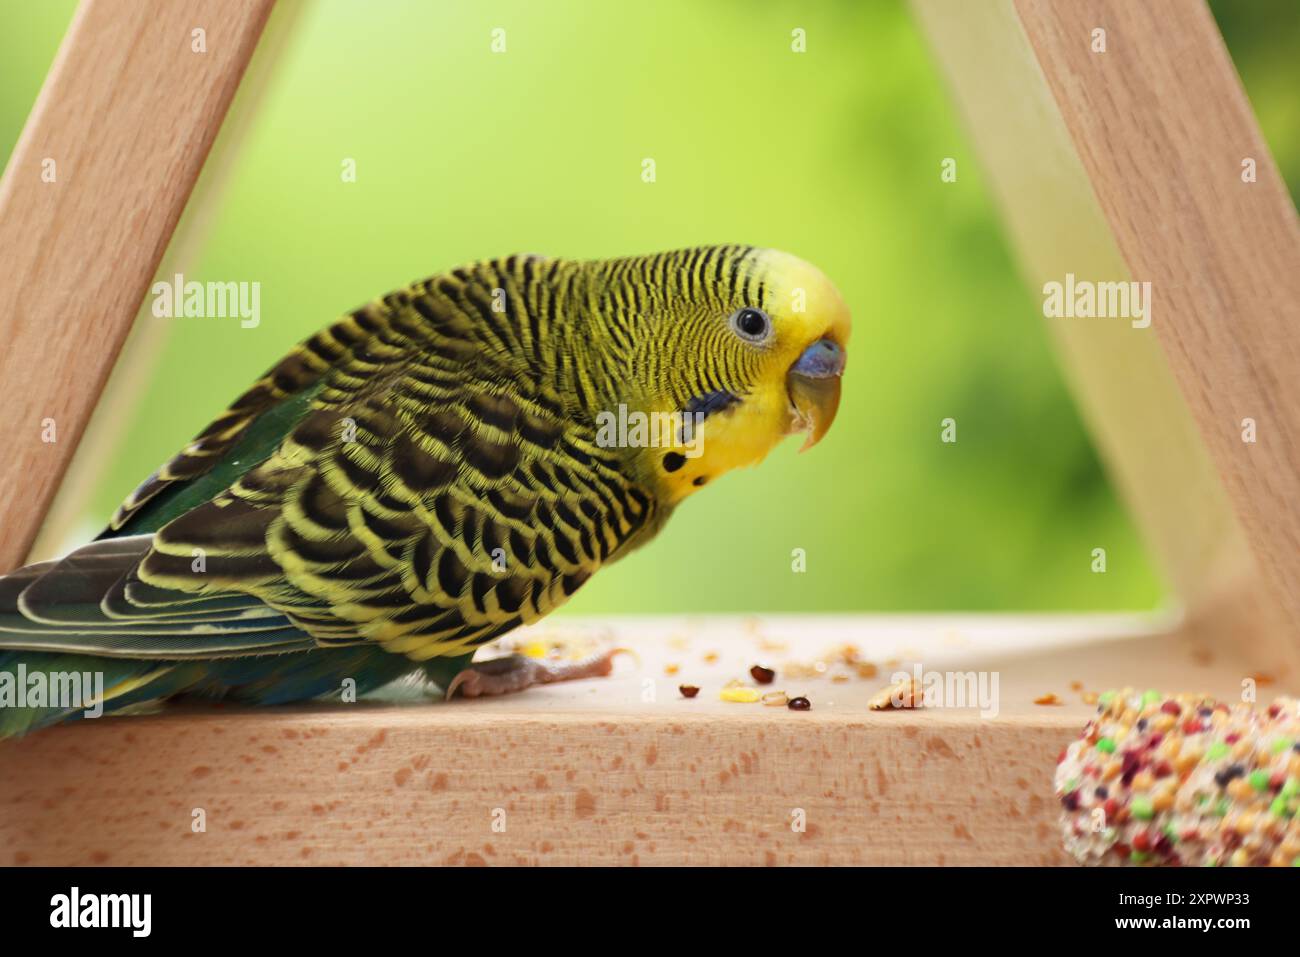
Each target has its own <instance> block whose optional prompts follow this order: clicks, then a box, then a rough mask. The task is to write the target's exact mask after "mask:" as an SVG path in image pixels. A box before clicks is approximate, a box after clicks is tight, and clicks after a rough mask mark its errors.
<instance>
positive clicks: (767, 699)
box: [763, 691, 790, 708]
mask: <svg viewBox="0 0 1300 957" xmlns="http://www.w3.org/2000/svg"><path fill="white" fill-rule="evenodd" d="M789 703H790V698H789V696H788V695H786V693H785V692H784V691H769V692H768V693H767V694H765V695H763V704H765V705H768V706H769V707H773V708H780V707H784V706H785V705H787V704H789Z"/></svg>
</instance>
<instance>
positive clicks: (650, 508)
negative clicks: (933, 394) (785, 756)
mask: <svg viewBox="0 0 1300 957" xmlns="http://www.w3.org/2000/svg"><path fill="white" fill-rule="evenodd" d="M848 337H849V312H848V309H847V307H846V306H845V303H844V301H843V299H842V298H841V297H840V295H839V293H838V292H837V291H836V289H835V287H834V286H833V285H832V284H831V282H830V281H829V280H828V279H827V278H826V277H825V276H824V275H823V274H822V273H821V272H820V271H819V270H817V269H816V268H815V267H813V266H811V265H809V264H808V263H806V262H804V261H803V260H801V259H798V258H796V257H794V256H792V255H789V254H787V253H782V252H778V251H775V250H771V249H759V248H753V247H749V246H705V247H699V248H695V249H687V250H680V251H675V252H668V253H661V254H658V255H651V256H635V257H628V258H621V259H608V260H600V261H585V262H580V261H573V260H564V259H551V258H546V257H543V256H534V255H518V256H510V257H507V258H503V259H496V260H491V261H484V262H478V263H475V264H473V265H469V266H465V267H462V268H459V269H455V270H452V271H451V272H448V273H445V274H441V275H438V276H435V277H433V278H431V279H427V280H423V281H420V282H416V283H413V284H412V285H410V286H407V287H406V288H404V289H400V290H398V291H396V292H393V293H391V294H389V295H387V296H385V297H383V298H382V299H379V300H377V301H375V302H372V303H370V304H369V305H367V306H364V307H362V308H360V309H357V310H356V311H355V312H352V313H350V314H348V315H345V316H344V317H343V318H342V319H340V320H338V321H337V322H335V323H334V324H333V325H331V326H329V327H328V328H326V329H324V330H322V331H321V332H318V333H317V334H316V335H314V336H312V337H311V338H310V339H308V340H306V341H305V342H303V343H302V344H300V345H298V346H297V347H295V348H294V349H293V350H292V351H291V352H290V353H289V354H288V355H287V356H286V357H285V358H284V359H283V360H282V361H280V362H279V363H277V364H276V365H275V366H274V367H273V368H271V369H270V371H268V372H267V373H266V374H265V375H264V376H262V378H260V379H259V380H258V381H257V382H256V383H254V385H253V386H252V388H250V389H249V390H248V391H247V392H245V393H244V394H243V395H241V396H240V397H239V398H238V399H236V400H235V402H234V404H233V405H231V406H230V408H229V409H228V410H227V411H225V412H223V413H221V415H219V416H218V417H217V418H216V420H215V421H214V422H213V423H212V424H211V425H209V426H208V427H207V428H206V429H204V430H203V431H202V432H201V433H200V434H199V435H198V437H197V438H195V439H194V440H193V441H192V442H191V443H190V444H189V445H187V446H186V447H185V448H184V449H183V450H182V451H181V452H179V453H178V454H177V455H176V456H175V457H174V458H172V459H171V461H169V462H167V463H166V464H165V465H164V466H162V468H160V469H159V470H158V471H157V472H156V473H155V474H154V475H152V476H150V477H149V478H148V479H147V480H146V481H145V482H144V483H143V484H142V485H141V486H140V487H139V488H138V489H136V491H135V492H133V493H132V494H131V495H130V496H129V497H128V498H127V500H126V501H125V502H124V503H123V504H122V506H121V507H120V508H119V509H118V510H117V512H116V514H115V515H114V516H113V519H112V522H111V524H110V525H109V527H108V529H107V530H106V531H105V532H104V533H103V534H101V535H100V537H99V538H98V539H97V540H96V541H94V542H91V543H90V544H88V545H85V546H83V547H81V548H79V549H77V550H75V551H73V552H71V553H70V554H69V555H67V556H66V557H64V558H62V559H60V560H57V561H50V562H43V563H40V564H36V565H31V566H28V567H26V568H23V569H20V570H18V571H16V572H13V573H12V574H10V575H7V576H5V577H3V578H0V686H2V685H3V682H4V681H5V680H6V673H7V676H8V682H9V690H10V691H11V692H12V691H13V689H14V687H15V683H16V682H17V681H18V678H19V676H20V673H21V674H22V675H23V676H25V680H26V681H27V682H28V683H29V685H30V686H31V687H35V685H34V684H32V682H33V681H36V682H39V681H40V680H43V678H45V677H51V676H53V675H55V674H56V673H65V674H66V673H70V672H90V673H99V674H102V676H103V695H102V704H103V707H104V709H105V710H107V711H112V710H118V709H122V708H126V707H128V706H137V705H141V704H143V703H147V702H154V701H158V700H161V699H165V698H169V697H173V696H176V695H181V694H195V695H206V696H213V697H221V698H226V699H230V700H237V701H245V702H251V703H256V704H275V703H280V702H289V701H298V700H303V699H308V698H314V697H319V696H323V695H328V694H331V693H337V692H338V691H339V690H340V688H342V687H343V686H344V683H345V681H346V679H352V681H353V682H355V684H354V685H352V687H353V688H354V689H355V690H356V691H357V692H358V693H360V692H364V691H367V690H370V689H373V688H376V687H378V686H381V685H383V684H386V683H388V682H390V681H392V680H394V679H397V678H399V677H402V676H404V675H407V674H410V673H413V672H417V671H422V672H423V673H424V674H425V675H426V676H427V677H428V678H430V679H431V680H432V681H434V682H435V683H437V684H439V685H440V686H441V687H443V688H448V687H450V686H454V687H455V688H456V689H457V690H458V691H459V692H460V693H462V694H466V695H476V694H491V693H499V692H503V691H508V690H517V689H519V688H523V687H526V686H527V685H529V684H534V683H537V682H541V681H550V680H559V679H562V678H570V677H581V676H586V675H593V674H603V673H607V672H608V670H609V660H608V655H602V656H599V657H597V658H594V659H591V660H588V661H585V662H580V663H569V664H563V663H556V662H550V661H547V660H544V659H543V660H539V659H531V658H524V657H508V658H505V659H498V660H496V661H494V662H492V663H490V664H488V665H486V666H481V665H471V664H470V659H471V657H472V655H473V653H474V651H475V649H476V648H478V647H479V646H481V645H483V644H484V643H485V642H488V641H491V640H492V639H494V638H496V637H498V636H500V635H503V634H505V633H506V632H508V631H510V630H511V629H513V628H515V627H517V626H519V625H521V624H526V623H528V622H532V621H535V620H537V619H539V618H541V617H542V616H543V615H546V614H547V613H548V612H550V611H551V610H552V609H554V608H556V607H557V606H559V605H560V604H562V603H563V602H564V601H565V600H566V599H568V598H569V597H570V596H571V595H572V594H573V593H574V592H576V591H577V590H578V589H579V588H581V587H582V586H583V584H584V583H585V582H586V581H587V579H589V578H590V577H591V575H592V574H593V573H594V572H595V571H596V570H597V569H599V568H601V567H602V566H604V565H606V564H609V563H610V562H612V561H614V560H616V559H617V558H619V557H620V556H622V555H624V554H626V553H628V552H629V551H631V550H632V549H633V548H636V547H638V546H640V545H642V544H643V543H645V542H646V541H648V540H649V539H650V538H652V537H653V536H654V535H655V534H656V533H657V532H658V531H659V529H660V528H661V527H662V526H663V524H664V522H665V521H666V520H667V519H668V517H669V515H671V514H672V512H673V510H674V509H675V508H676V507H677V506H678V505H679V504H680V503H681V502H682V500H683V499H685V498H686V497H687V496H689V495H691V494H693V493H695V492H696V491H698V490H699V489H700V488H702V487H703V486H705V485H706V484H711V483H712V482H714V481H715V480H716V479H717V478H718V477H719V476H721V475H722V474H723V473H725V472H728V471H730V470H731V469H733V468H737V467H740V466H746V465H752V464H755V463H757V462H759V461H760V460H762V459H763V457H764V456H765V455H766V454H767V453H768V452H769V451H770V450H771V449H772V448H773V447H774V446H775V445H776V444H777V443H778V442H779V441H780V440H781V439H782V437H783V436H786V435H788V434H790V433H792V432H800V431H806V432H807V433H808V439H807V444H808V445H811V444H813V443H815V442H817V441H818V440H820V439H821V438H822V436H823V435H824V434H825V433H826V430H827V429H828V428H830V425H831V421H832V420H833V418H834V416H835V412H836V408H837V407H838V404H839V397H840V377H841V373H842V372H843V370H844V363H845V349H846V347H847V343H848ZM635 414H641V415H643V416H645V417H647V418H650V417H657V418H656V419H654V420H653V421H659V422H669V421H671V422H673V423H676V424H675V425H674V427H673V428H661V429H658V430H651V431H650V432H649V433H645V430H640V431H639V432H638V431H636V430H633V432H628V430H626V429H624V430H622V431H618V430H614V429H605V433H607V434H602V428H603V425H602V423H608V422H610V421H613V419H615V418H617V417H618V416H622V417H623V418H622V421H624V422H626V421H627V420H628V418H629V417H630V416H633V415H635ZM642 421H644V420H642ZM699 422H702V423H703V424H702V425H700V426H699V427H698V428H696V427H694V424H695V423H699ZM616 432H617V434H615V433H616ZM624 432H627V433H628V434H624ZM656 432H657V441H655V442H651V441H648V439H649V438H651V437H654V436H655V435H656ZM643 433H645V434H643ZM611 436H612V437H613V439H614V440H613V441H611ZM633 439H635V440H636V441H633ZM34 675H40V676H42V677H41V678H35V679H34V678H33V676H34ZM0 690H3V688H2V687H0ZM0 703H4V702H3V701H0ZM7 705H8V706H5V707H0V736H5V735H14V734H21V733H23V732H25V731H28V730H31V729H33V728H37V727H41V726H43V725H46V724H51V723H54V722H56V721H59V720H62V719H64V718H67V717H74V716H77V715H80V714H81V713H82V709H81V708H77V709H67V708H61V707H57V706H47V707H33V706H31V699H29V700H28V704H27V706H26V707H17V706H15V699H13V698H12V697H11V699H10V700H9V701H8V702H7Z"/></svg>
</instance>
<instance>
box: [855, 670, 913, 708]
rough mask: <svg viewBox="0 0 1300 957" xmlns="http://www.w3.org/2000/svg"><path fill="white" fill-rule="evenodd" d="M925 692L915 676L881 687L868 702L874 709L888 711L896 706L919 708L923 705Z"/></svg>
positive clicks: (868, 705) (869, 706)
mask: <svg viewBox="0 0 1300 957" xmlns="http://www.w3.org/2000/svg"><path fill="white" fill-rule="evenodd" d="M922 699H923V692H922V690H921V688H920V686H919V685H918V684H917V681H916V679H915V678H904V679H903V680H902V681H897V682H895V683H894V684H892V685H889V686H888V687H886V688H881V689H880V690H879V691H877V692H876V693H875V694H874V695H872V696H871V699H870V700H869V701H868V702H867V707H868V708H870V709H871V710H872V711H888V710H893V709H895V708H918V707H920V706H921V701H922Z"/></svg>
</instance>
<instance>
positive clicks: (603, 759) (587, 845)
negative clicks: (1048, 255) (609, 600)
mask: <svg viewBox="0 0 1300 957" xmlns="http://www.w3.org/2000/svg"><path fill="white" fill-rule="evenodd" d="M1161 624H1162V623H1161V622H1159V621H1157V620H1153V619H1149V618H1142V617H1133V616H1073V617H1071V616H1013V617H1006V616H1002V617H998V616H982V617H981V616H976V617H971V616H931V617H925V616H907V615H899V616H887V617H855V616H846V617H836V618H830V617H824V618H819V617H807V616H792V617H786V618H780V617H776V618H769V619H764V620H762V621H758V620H736V619H726V618H719V619H704V620H694V621H689V620H674V619H667V618H658V619H645V620H641V621H627V620H624V621H617V620H614V621H597V622H591V623H583V622H581V621H573V620H569V621H563V622H557V623H555V624H553V625H550V626H546V627H545V628H543V629H536V630H534V632H533V636H534V637H536V636H537V635H538V633H539V632H540V633H541V635H542V636H545V635H546V634H547V633H549V634H551V635H553V636H561V637H566V638H569V639H570V640H573V639H578V640H591V639H594V638H596V637H597V636H600V635H604V636H606V639H607V640H611V641H616V642H617V643H619V644H621V645H625V646H627V647H631V648H635V649H636V650H637V652H638V654H639V655H640V659H641V661H640V664H639V667H638V666H637V665H634V664H633V663H632V662H630V661H627V660H621V661H620V663H619V666H618V667H617V668H616V671H615V674H614V675H613V676H612V677H610V678H604V679H593V680H590V681H581V682H572V683H568V684H558V685H547V686H544V687H539V688H533V689H529V691H528V692H526V693H525V694H520V695H514V696H508V697H506V698H499V699H480V700H476V701H453V702H451V703H445V702H442V701H439V700H436V698H433V699H430V698H428V697H425V696H423V695H422V694H421V693H419V692H418V691H416V690H414V689H408V690H407V691H406V692H405V694H398V693H394V692H389V694H388V698H387V700H380V701H371V702H362V703H359V704H351V705H349V704H332V705H331V704H320V705H315V706H311V707H295V708H270V709H263V710H259V711H250V710H241V709H234V708H212V707H198V706H189V707H183V706H178V707H169V708H167V709H166V710H165V711H164V712H163V713H162V714H160V715H156V716H141V717H119V718H107V719H103V720H89V721H79V722H76V723H75V724H71V725H66V726H63V727H57V728H52V729H50V730H48V731H42V732H38V733H37V734H35V735H32V736H30V737H28V738H24V739H22V740H19V741H5V742H0V864H5V865H7V864H41V865H52V864H93V863H106V864H120V865H139V864H151V865H161V864H236V865H245V864H296V863H310V864H362V863H364V864H440V863H447V864H472V863H478V862H484V863H542V864H619V863H640V864H685V863H691V864H765V863H778V864H970V865H990V864H1046V863H1067V862H1068V861H1067V858H1066V857H1065V855H1064V854H1063V853H1062V851H1061V849H1060V842H1059V839H1058V833H1057V826H1058V825H1057V815H1058V803H1057V799H1056V798H1055V797H1054V795H1053V793H1052V771H1053V768H1054V767H1055V764H1056V756H1057V754H1058V753H1059V752H1060V750H1061V748H1062V747H1064V746H1065V744H1067V743H1068V742H1069V741H1070V740H1071V739H1072V738H1073V737H1075V736H1076V735H1077V734H1078V733H1079V732H1080V730H1081V729H1082V728H1083V725H1084V724H1085V722H1086V721H1087V720H1088V718H1089V717H1090V716H1091V715H1092V714H1093V713H1094V711H1095V708H1094V707H1093V706H1090V705H1089V704H1087V703H1086V701H1085V700H1084V697H1083V693H1082V692H1083V691H1087V690H1090V691H1092V692H1097V691H1101V690H1105V689H1107V688H1111V687H1116V686H1123V685H1125V684H1132V685H1134V686H1136V687H1141V688H1145V687H1150V686H1152V685H1154V686H1156V687H1168V688H1178V689H1197V690H1204V691H1206V692H1208V693H1213V694H1217V695H1228V696H1232V695H1235V694H1237V693H1238V692H1239V690H1240V680H1241V678H1242V677H1244V676H1246V675H1248V674H1250V672H1251V668H1252V664H1251V662H1249V661H1248V660H1245V659H1243V658H1241V657H1240V656H1236V655H1234V654H1230V653H1229V654H1224V653H1211V652H1209V651H1208V650H1207V649H1205V648H1204V647H1202V646H1200V645H1199V644H1198V643H1197V642H1196V641H1195V640H1194V639H1190V638H1188V637H1186V636H1181V635H1177V634H1173V635H1165V634H1162V633H1161V631H1160V628H1161ZM520 640H521V641H527V640H529V638H528V637H523V638H521V639H520ZM846 644H852V645H854V646H856V648H857V649H858V653H859V655H860V657H861V658H862V660H863V661H864V662H870V663H872V664H874V665H875V666H876V667H877V669H878V673H877V674H875V675H874V676H866V675H863V674H860V673H858V671H857V669H856V668H849V667H846V666H842V665H837V664H835V663H834V662H835V660H836V657H837V651H838V650H839V649H842V648H843V647H844V646H845V645H846ZM818 660H821V661H824V662H830V664H829V665H828V666H827V668H828V670H827V671H826V673H824V674H821V675H820V676H817V677H793V676H792V674H793V671H792V669H793V667H794V666H798V665H804V666H808V665H812V664H815V662H816V661H818ZM759 662H764V663H766V664H768V665H770V666H772V667H774V668H775V669H776V671H777V678H776V680H775V682H773V683H772V684H771V685H770V686H767V687H768V688H771V689H781V690H785V691H787V692H788V693H790V694H806V695H808V696H809V698H810V699H811V701H812V710H811V711H808V712H796V711H790V710H789V709H787V708H784V707H767V706H764V705H763V704H759V703H754V704H734V703H728V702H724V701H721V700H720V699H719V693H720V691H721V689H722V688H723V686H724V685H725V684H726V683H727V682H728V681H731V680H733V679H742V680H745V681H749V668H750V667H751V666H752V665H754V664H756V663H759ZM916 663H920V664H921V665H923V667H924V670H925V672H926V673H929V672H945V673H946V672H948V671H952V672H954V673H961V674H966V673H968V672H982V673H983V675H984V678H985V680H986V684H985V688H986V690H994V689H995V690H996V710H997V714H996V716H994V715H993V714H991V713H987V714H982V713H981V712H980V710H979V709H978V707H974V705H976V704H977V702H975V701H969V702H968V703H969V704H970V705H971V706H970V707H965V708H948V707H942V708H935V709H928V710H923V711H908V712H903V711H899V712H874V711H870V710H869V709H868V708H867V699H868V698H869V697H870V696H871V695H872V694H873V693H875V692H876V691H878V690H879V689H880V688H881V687H883V686H885V685H886V684H887V683H888V681H889V677H890V675H891V673H892V672H893V670H894V669H895V668H899V669H901V670H903V671H908V672H910V670H911V668H912V667H913V665H914V664H916ZM836 675H840V676H841V678H836V677H835V676H836ZM995 675H996V677H997V684H996V686H995V685H993V684H992V683H991V681H992V678H993V676H995ZM682 683H688V684H694V685H696V686H698V687H699V688H700V689H701V690H700V693H699V695H698V696H697V697H695V698H692V699H686V698H683V697H682V696H681V694H680V693H679V691H678V685H679V684H682ZM1272 690H1276V688H1262V689H1261V695H1267V694H1268V693H1269V692H1270V691H1272ZM1049 693H1050V694H1055V695H1057V697H1058V698H1059V700H1060V702H1061V703H1060V704H1059V705H1046V706H1045V705H1038V704H1035V700H1036V699H1037V698H1039V697H1041V696H1043V695H1045V694H1049ZM989 700H992V699H991V698H990V699H989ZM949 703H950V704H955V703H959V702H952V701H950V702H949ZM497 809H500V811H498V810H497ZM797 809H798V810H801V811H802V814H803V816H804V819H805V821H806V825H807V826H806V829H805V830H804V831H802V832H801V831H798V830H796V829H794V828H793V827H792V825H793V824H796V823H797V818H796V817H795V814H796V810H797ZM196 810H202V812H203V816H204V821H205V826H206V830H205V831H204V832H202V833H195V832H194V831H193V830H192V824H193V821H194V813H195V811H196ZM501 815H504V817H502V816H501ZM494 822H496V824H497V827H496V828H494V827H493V824H494ZM501 827H504V830H501V829H500V828H501Z"/></svg>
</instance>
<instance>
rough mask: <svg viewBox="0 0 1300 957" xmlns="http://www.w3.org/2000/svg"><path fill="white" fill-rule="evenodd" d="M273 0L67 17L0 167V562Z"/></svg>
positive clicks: (80, 422)
mask: <svg viewBox="0 0 1300 957" xmlns="http://www.w3.org/2000/svg"><path fill="white" fill-rule="evenodd" d="M273 4H274V0H193V2H179V0H149V2H126V0H83V3H82V4H81V6H80V8H79V9H78V11H77V14H76V17H75V18H74V19H73V22H72V25H71V27H70V28H69V30H68V34H67V36H66V37H65V38H64V41H63V44H62V46H61V47H60V49H59V53H58V56H57V58H56V59H55V62H54V66H53V67H52V69H51V71H50V75H49V77H48V78H47V79H46V81H45V86H44V88H43V89H42V90H41V94H40V97H39V98H38V99H37V101H36V105H35V107H34V108H33V110H32V114H31V116H30V118H29V119H28V122H27V126H26V128H25V129H24V130H23V134H22V137H21V138H20V139H19V141H18V145H17V146H16V147H15V149H14V152H13V155H12V156H11V158H10V162H9V165H8V167H7V168H6V170H5V173H4V178H3V179H2V180H0V263H4V268H3V270H0V341H3V342H4V348H3V349H2V350H0V400H2V401H3V403H4V408H5V410H6V422H7V426H6V430H5V432H6V440H7V441H6V443H5V452H6V454H5V455H4V456H3V457H0V489H3V490H4V494H3V495H2V496H0V571H4V570H8V569H10V568H12V567H14V566H15V565H17V564H19V563H20V562H21V561H22V559H23V557H24V556H25V555H26V553H27V550H28V549H29V548H30V546H31V543H32V541H33V539H34V538H35V536H36V533H37V530H38V529H39V527H40V524H41V521H42V518H43V517H44V515H45V511H46V509H47V508H48V506H49V503H50V500H51V499H52V498H53V496H54V492H55V490H56V489H57V487H58V485H59V481H60V479H61V478H62V476H63V473H64V470H65V469H66V468H67V465H68V463H69V461H70V460H71V458H72V454H73V452H74V451H75V449H76V446H77V443H78V441H79V440H80V438H81V435H82V432H83V431H84V429H85V426H86V422H87V421H88V420H89V418H90V414H91V412H92V411H93V409H94V407H95V403H96V401H97V400H98V397H99V393H100V390H101V389H102V388H103V385H104V382H105V380H106V379H107V377H108V374H109V371H110V370H111V368H112V366H113V362H114V360H115V359H116V357H117V354H118V350H119V349H120V348H121V346H122V343H123V341H124V340H125V338H126V334H127V332H128V331H129V329H130V326H131V322H132V320H133V319H134V318H135V315H136V312H137V311H138V309H139V306H140V303H141V302H142V300H143V299H144V296H145V293H146V291H147V290H148V287H149V283H150V281H151V279H152V278H153V276H154V274H155V272H156V270H157V268H158V263H159V261H160V260H161V258H162V255H163V252H164V250H165V249H166V247H167V244H168V242H169V240H170V239H171V235H172V231H173V229H174V228H175V227H176V223H177V221H178V220H179V219H180V215H181V212H182V210H183V209H184V208H185V203H186V201H187V200H188V198H189V195H190V191H191V190H192V189H193V187H194V183H195V181H196V180H197V178H198V175H199V171H200V170H201V169H202V167H203V162H204V160H205V158H206V157H207V155H208V150H209V149H210V148H211V146H212V143H213V140H214V139H215V138H216V135H217V131H218V129H219V128H220V126H221V122H222V120H223V118H224V117H225V115H226V110H227V108H228V107H229V106H230V102H231V99H232V98H233V96H234V94H235V90H236V88H237V87H238V85H239V81H240V78H241V77H242V76H243V73H244V70H245V68H246V67H247V65H248V62H249V59H250V58H251V56H252V54H253V50H254V48H255V47H256V45H257V41H258V38H259V36H260V35H261V32H262V28H263V26H264V25H265V23H266V19H267V16H268V15H269V14H270V11H271V8H272V6H273ZM196 30H201V31H203V32H202V44H201V46H202V52H200V51H199V50H198V49H197V48H198V47H199V46H200V44H199V43H198V40H197V35H196V33H195V31H196ZM51 438H53V441H49V440H50V439H51Z"/></svg>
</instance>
